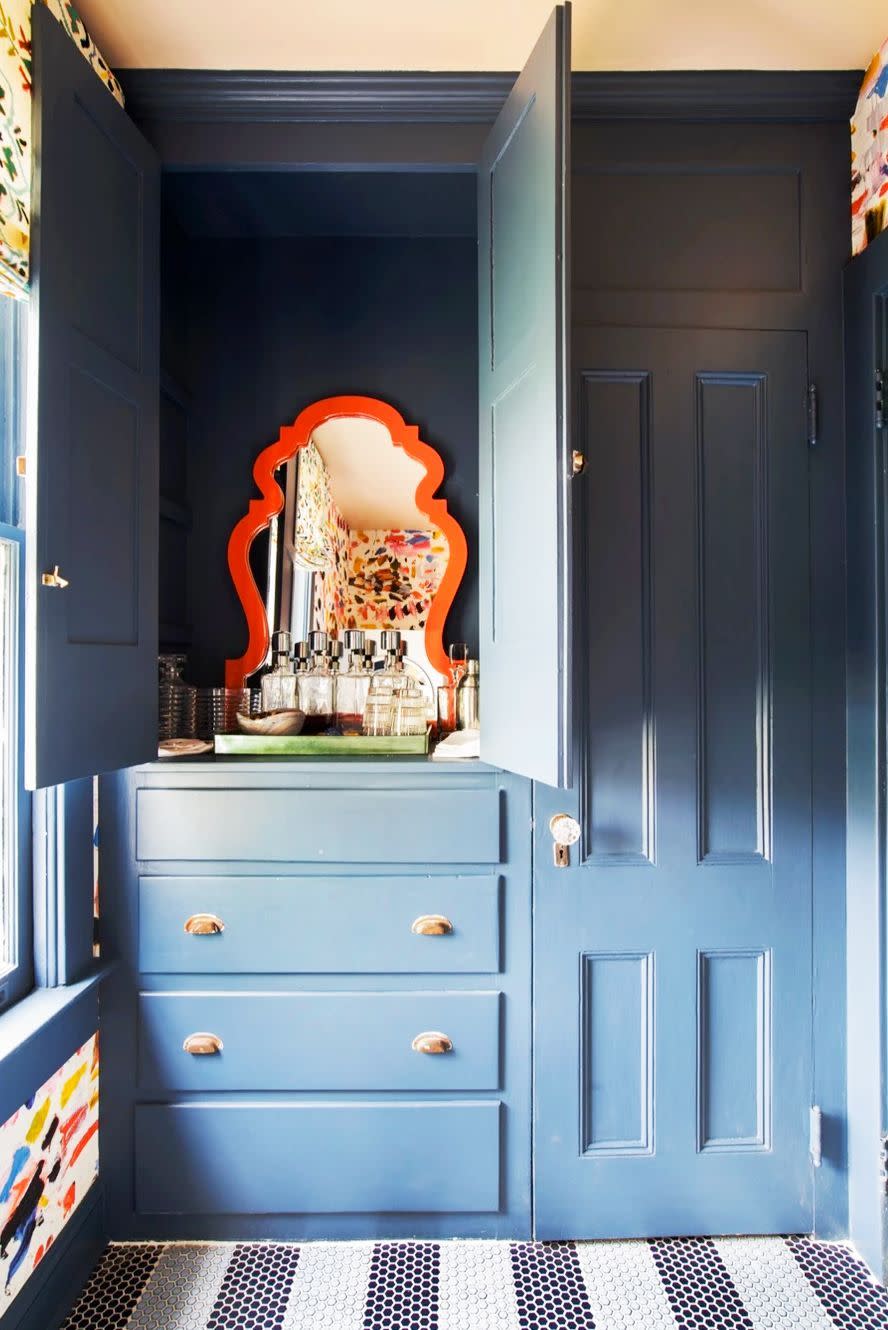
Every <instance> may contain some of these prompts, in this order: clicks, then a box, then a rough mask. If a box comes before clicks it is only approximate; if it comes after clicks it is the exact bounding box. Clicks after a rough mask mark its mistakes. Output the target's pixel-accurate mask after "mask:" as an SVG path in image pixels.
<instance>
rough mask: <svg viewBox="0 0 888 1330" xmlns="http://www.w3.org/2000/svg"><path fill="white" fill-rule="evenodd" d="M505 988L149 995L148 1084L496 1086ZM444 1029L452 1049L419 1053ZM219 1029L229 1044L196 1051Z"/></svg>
mask: <svg viewBox="0 0 888 1330" xmlns="http://www.w3.org/2000/svg"><path fill="white" fill-rule="evenodd" d="M499 1009H500V997H499V994H498V993H244V994H241V993H143V994H142V995H141V997H140V999H139V1082H140V1084H141V1085H142V1086H144V1087H146V1088H152V1089H156V1088H160V1089H164V1090H201V1091H211V1090H247V1091H250V1090H253V1091H256V1090H449V1091H453V1090H495V1089H497V1088H498V1087H499V1063H500V1059H499ZM429 1031H433V1032H436V1033H443V1034H446V1035H447V1036H448V1038H449V1039H450V1040H451V1041H452V1043H453V1049H452V1052H449V1053H419V1052H415V1051H414V1049H413V1048H412V1047H411V1045H412V1042H413V1039H414V1038H415V1036H416V1035H419V1034H422V1033H425V1032H429ZM195 1033H210V1034H214V1035H216V1036H218V1038H219V1039H220V1040H221V1041H222V1045H223V1048H222V1051H221V1052H220V1053H210V1054H198V1055H195V1054H192V1053H186V1052H185V1051H184V1050H183V1047H182V1046H183V1043H184V1041H185V1039H186V1038H187V1037H188V1036H189V1035H191V1034H195Z"/></svg>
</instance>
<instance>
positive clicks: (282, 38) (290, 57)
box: [78, 0, 888, 72]
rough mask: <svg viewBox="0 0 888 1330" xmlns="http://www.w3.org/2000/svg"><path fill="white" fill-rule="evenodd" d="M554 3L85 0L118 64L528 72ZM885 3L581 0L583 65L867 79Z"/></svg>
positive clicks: (579, 58) (886, 27)
mask: <svg viewBox="0 0 888 1330" xmlns="http://www.w3.org/2000/svg"><path fill="white" fill-rule="evenodd" d="M552 5H553V0H424V2H423V0H374V3H372V4H370V3H368V0H325V2H324V4H319V3H317V0H314V2H313V3H310V2H309V0H251V2H250V4H249V5H247V6H244V5H242V4H239V3H236V2H235V0H187V3H185V4H183V3H182V0H78V9H79V11H80V13H81V14H82V16H83V18H84V20H85V22H86V23H87V26H88V27H89V29H90V31H91V32H92V35H93V36H94V38H95V39H96V41H97V42H98V44H99V46H100V47H101V49H102V52H103V54H104V55H105V57H106V58H107V59H108V60H109V61H110V62H111V64H112V65H114V66H116V67H118V68H128V67H129V68H137V67H142V68H149V69H150V68H179V69H189V68H192V69H198V68H199V69H288V70H359V71H360V70H374V69H375V70H406V69H409V70H451V71H454V72H458V71H463V70H515V69H520V68H521V66H522V65H523V63H524V61H525V58H526V56H527V54H528V52H529V51H530V49H531V47H532V46H533V44H534V41H535V40H536V37H537V34H538V33H539V31H540V29H541V28H542V26H543V24H544V23H545V21H546V18H547V16H548V14H549V12H550V10H551V9H552ZM886 37H888V11H886V8H885V4H884V0H852V3H850V4H841V3H837V0H715V3H713V0H574V4H573V67H574V69H576V70H632V69H637V70H642V69H862V68H865V67H866V65H867V64H868V63H869V60H870V57H871V56H872V54H873V51H874V50H876V48H877V47H878V46H879V45H880V44H881V42H883V41H884V40H885V38H886Z"/></svg>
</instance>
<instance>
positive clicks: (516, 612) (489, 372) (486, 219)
mask: <svg viewBox="0 0 888 1330" xmlns="http://www.w3.org/2000/svg"><path fill="white" fill-rule="evenodd" d="M569 161H570V5H558V6H556V8H555V9H554V11H553V12H552V15H551V17H550V19H549V22H548V23H547V24H546V26H545V28H544V29H543V32H542V34H541V36H540V39H539V41H538V42H537V44H536V46H535V47H534V49H533V51H532V52H531V54H530V57H529V59H528V61H527V64H526V65H525V66H524V69H523V70H522V71H521V73H520V74H519V76H518V79H517V81H516V83H515V86H514V88H513V89H512V91H511V92H510V93H509V96H508V98H507V99H506V103H505V105H504V106H503V109H502V111H501V112H500V114H499V116H498V117H497V120H496V123H495V125H494V126H493V129H492V130H491V131H490V134H489V135H488V138H487V141H486V143H485V145H484V152H483V154H482V158H481V163H480V165H479V169H478V261H479V269H478V346H479V352H480V357H479V373H478V403H479V426H478V504H479V514H480V523H479V544H478V563H479V574H480V576H479V583H480V606H481V613H480V623H479V637H480V649H481V659H482V660H483V662H484V725H483V727H482V730H481V756H482V757H483V758H484V759H485V761H487V762H491V763H493V765H494V766H498V767H505V769H506V770H507V771H514V772H517V773H518V774H519V775H522V776H529V777H531V778H532V779H534V780H544V781H546V782H548V783H549V784H550V785H559V786H560V785H564V784H565V783H566V780H567V775H568V770H569V765H570V738H571V733H570V726H569V703H570V687H569V678H570V643H571V638H570V632H569V623H570V615H569V612H568V606H569V604H570V594H571V593H570V573H571V560H570V557H569V532H570V459H569V453H568V447H569V441H568V429H567V415H568V411H567V398H568V391H567V375H568V351H567V331H566V330H567V329H568V328H569V326H570V320H569V317H568V292H569V291H570V254H569V247H568V242H567V218H568V216H569V185H570V172H569V170H568V163H569Z"/></svg>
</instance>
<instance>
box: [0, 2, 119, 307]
mask: <svg viewBox="0 0 888 1330" xmlns="http://www.w3.org/2000/svg"><path fill="white" fill-rule="evenodd" d="M39 3H43V4H45V5H46V7H47V9H49V10H51V12H52V13H53V14H54V15H55V17H56V18H57V19H58V21H59V23H61V25H62V27H63V28H64V29H65V31H66V32H67V33H68V35H69V37H70V38H71V40H72V41H73V42H74V44H75V45H76V47H77V49H78V51H80V53H81V55H82V56H83V57H84V59H85V60H88V61H89V63H90V65H92V67H93V69H94V70H95V72H96V74H97V75H98V76H99V78H100V79H101V80H102V82H103V83H104V84H105V86H106V87H107V88H108V90H109V92H111V93H112V94H113V96H115V97H116V98H117V100H118V101H119V102H120V104H121V105H123V93H122V92H121V89H120V84H119V83H118V82H117V79H116V78H115V77H114V75H113V73H112V72H111V70H110V69H109V68H108V65H107V64H106V62H105V61H104V60H103V58H102V55H101V52H100V51H99V50H98V49H97V48H96V46H95V44H94V42H93V41H92V38H91V37H90V35H89V33H88V32H87V30H86V27H85V26H84V23H83V20H82V19H81V17H80V15H79V14H78V13H77V10H76V9H75V8H74V6H73V5H70V4H66V3H65V0H39ZM31 4H32V0H0V295H11V296H19V297H21V296H23V295H24V294H25V292H26V291H27V287H28V250H29V238H30V225H31V220H30V219H31Z"/></svg>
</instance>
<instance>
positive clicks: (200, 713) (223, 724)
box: [197, 688, 252, 739]
mask: <svg viewBox="0 0 888 1330" xmlns="http://www.w3.org/2000/svg"><path fill="white" fill-rule="evenodd" d="M251 707H252V695H251V690H250V689H249V688H201V689H199V690H198V695H197V737H198V738H199V739H212V737H213V735H214V734H238V733H239V732H240V726H239V725H238V723H237V714H238V712H241V714H242V715H244V716H249V715H250V712H251Z"/></svg>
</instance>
